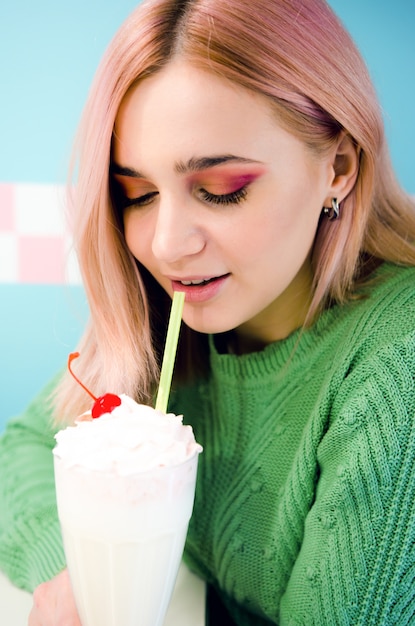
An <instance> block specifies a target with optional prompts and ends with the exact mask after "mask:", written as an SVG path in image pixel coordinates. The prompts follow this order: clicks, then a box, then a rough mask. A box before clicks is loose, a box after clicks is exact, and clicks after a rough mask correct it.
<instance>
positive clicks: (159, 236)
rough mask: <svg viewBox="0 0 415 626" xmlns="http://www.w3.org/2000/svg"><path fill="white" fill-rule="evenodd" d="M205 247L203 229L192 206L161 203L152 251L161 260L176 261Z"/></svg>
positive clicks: (166, 261)
mask: <svg viewBox="0 0 415 626" xmlns="http://www.w3.org/2000/svg"><path fill="white" fill-rule="evenodd" d="M204 247H205V237H204V234H203V229H202V228H201V226H200V225H199V224H198V223H197V220H196V219H195V217H194V215H192V211H191V207H185V206H180V205H179V204H177V203H172V202H169V203H167V202H166V203H160V205H159V209H158V212H157V219H156V222H155V227H154V233H153V241H152V252H153V254H154V256H155V257H156V258H157V259H158V260H159V261H164V262H165V263H174V262H177V261H179V260H180V259H182V258H185V257H187V256H192V255H194V254H198V253H199V252H201V251H202V250H203V248H204Z"/></svg>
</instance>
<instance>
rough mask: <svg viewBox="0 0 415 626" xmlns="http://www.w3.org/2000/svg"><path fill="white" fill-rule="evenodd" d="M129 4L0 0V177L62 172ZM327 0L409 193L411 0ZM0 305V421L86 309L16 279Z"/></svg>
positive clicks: (72, 290) (74, 333)
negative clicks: (366, 78)
mask: <svg viewBox="0 0 415 626" xmlns="http://www.w3.org/2000/svg"><path fill="white" fill-rule="evenodd" d="M135 5H136V1H135V0H119V1H118V2H113V1H111V2H110V1H109V0H71V1H70V2H69V0H66V1H65V0H64V1H63V2H56V0H53V1H52V0H37V1H36V2H33V0H18V1H17V2H8V3H7V4H6V5H5V6H3V8H2V10H1V13H0V76H1V98H0V136H1V144H0V146H1V147H0V182H13V183H18V182H36V183H37V182H39V183H56V182H63V181H64V180H65V175H66V168H67V160H68V155H69V152H70V147H71V142H72V137H73V134H74V132H75V128H76V125H77V122H78V119H79V115H80V112H81V110H82V106H83V103H84V101H85V98H86V94H87V91H88V87H89V84H90V81H91V79H92V77H93V74H94V72H95V69H96V66H97V64H98V61H99V59H100V57H101V55H102V53H103V51H104V49H105V47H106V45H107V43H108V41H109V40H110V38H111V36H112V34H113V33H114V32H115V30H116V29H117V28H118V26H119V25H120V23H121V22H122V21H123V20H124V18H125V17H126V16H127V15H128V14H129V13H130V12H131V10H132V9H133V8H134V6H135ZM331 5H332V6H333V8H334V9H335V10H336V11H338V13H339V15H340V16H341V18H342V19H343V20H344V22H345V24H346V25H347V26H348V28H349V30H350V31H351V32H352V34H353V36H354V37H355V39H356V41H357V43H358V45H359V47H360V49H361V50H362V52H363V54H364V56H365V58H366V60H367V62H368V65H369V67H370V70H371V72H372V76H373V78H374V81H375V85H376V87H377V90H378V93H379V96H380V99H381V103H382V106H383V109H384V113H385V119H386V127H387V133H388V136H389V140H390V145H391V153H392V158H393V162H394V164H395V167H396V169H397V173H398V176H399V178H400V180H401V182H402V184H403V185H404V186H405V187H406V189H407V190H408V191H409V192H411V193H415V176H414V165H413V163H414V159H413V146H414V145H415V123H414V102H415V80H414V65H415V63H414V62H415V37H414V30H415V3H414V2H412V1H408V0H394V2H391V1H390V0H347V1H346V0H331ZM333 98H336V94H333ZM0 210H3V208H2V207H0ZM0 310H1V322H2V323H1V327H0V390H1V397H2V400H1V403H0V407H1V408H0V429H1V426H2V424H3V423H4V421H5V420H6V419H7V417H8V416H10V415H12V414H15V413H17V412H19V411H21V410H22V409H23V408H24V407H25V405H26V403H27V402H28V401H29V399H30V398H31V397H32V396H33V394H34V393H35V392H36V391H37V390H38V389H39V388H40V386H41V385H43V384H44V383H45V382H46V381H47V379H48V378H49V376H51V375H52V374H53V373H54V372H55V371H56V369H57V368H58V367H60V366H61V365H64V363H65V360H66V356H67V354H68V352H69V351H71V350H73V348H74V346H75V344H76V341H77V339H78V337H79V335H80V333H81V330H82V327H83V324H84V321H85V319H86V315H87V307H86V304H85V301H84V296H83V293H82V289H81V288H77V287H64V286H53V285H52V286H50V285H48V286H46V285H43V286H41V285H34V286H33V285H21V284H19V285H18V284H16V285H0Z"/></svg>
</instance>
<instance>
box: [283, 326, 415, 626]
mask: <svg viewBox="0 0 415 626" xmlns="http://www.w3.org/2000/svg"><path fill="white" fill-rule="evenodd" d="M414 381H415V335H414V334H413V333H412V334H411V335H410V336H407V337H405V338H403V339H400V340H396V341H391V342H389V343H388V344H387V345H383V346H381V347H375V348H374V349H373V350H372V352H371V354H370V355H369V356H367V355H366V357H364V358H363V357H362V358H361V359H359V358H358V359H357V361H356V362H355V363H354V364H353V366H352V367H351V368H350V371H349V372H348V373H347V376H346V377H345V379H344V382H343V384H342V385H341V387H340V389H339V392H338V394H337V395H336V398H335V399H334V400H333V405H332V412H331V421H330V425H329V427H328V429H327V431H326V433H325V434H324V436H323V438H322V439H321V442H320V445H319V446H318V451H317V461H318V466H319V472H320V474H319V480H318V485H317V490H316V497H315V501H314V504H313V506H312V508H311V510H310V512H309V514H308V516H307V518H306V521H305V526H304V536H303V542H302V545H301V550H300V553H299V556H298V558H297V560H296V563H295V566H294V568H293V571H292V574H291V577H290V580H289V584H288V587H287V589H286V592H285V595H284V596H283V599H282V603H281V615H280V618H281V622H280V623H281V624H282V625H283V626H294V625H299V624H301V625H302V626H311V625H316V626H317V625H318V626H325V625H331V624H336V625H338V626H349V625H350V626H351V625H353V626H363V625H365V626H371V625H372V626H380V625H382V626H388V625H390V626H392V625H395V624H399V626H406V625H407V626H409V625H410V624H414V623H415V388H414V387H415V385H414Z"/></svg>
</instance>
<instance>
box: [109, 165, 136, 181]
mask: <svg viewBox="0 0 415 626" xmlns="http://www.w3.org/2000/svg"><path fill="white" fill-rule="evenodd" d="M110 173H111V174H115V175H116V174H118V176H129V177H130V178H144V176H143V175H142V174H140V172H138V171H137V170H135V169H134V168H132V167H123V166H122V165H118V163H114V162H113V163H111V166H110Z"/></svg>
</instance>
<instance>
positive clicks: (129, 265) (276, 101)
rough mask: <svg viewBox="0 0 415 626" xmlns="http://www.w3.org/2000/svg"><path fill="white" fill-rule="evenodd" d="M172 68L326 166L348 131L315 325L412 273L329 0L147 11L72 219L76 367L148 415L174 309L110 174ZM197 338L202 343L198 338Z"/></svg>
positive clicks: (97, 85)
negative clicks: (351, 177) (125, 123)
mask: <svg viewBox="0 0 415 626" xmlns="http://www.w3.org/2000/svg"><path fill="white" fill-rule="evenodd" d="M174 56H180V57H181V58H183V59H185V60H187V61H188V62H189V63H192V64H193V65H195V66H197V67H199V68H202V69H204V70H208V71H211V72H215V73H216V74H219V75H220V76H222V77H223V78H225V79H228V80H231V81H233V82H235V83H237V84H239V85H242V86H243V87H245V88H247V89H250V90H253V91H255V92H258V93H261V94H263V95H265V96H266V97H268V98H269V101H270V104H271V105H272V106H273V107H274V110H275V113H276V115H277V118H278V120H279V121H280V123H282V124H284V125H285V126H286V128H287V129H288V130H290V132H292V133H294V134H295V135H296V136H297V137H299V138H300V139H302V140H303V141H304V142H305V143H306V144H307V145H308V146H309V147H310V149H312V150H314V151H315V152H316V153H317V154H321V153H324V151H325V150H327V149H328V148H329V147H330V146H332V145H333V142H334V141H336V140H337V139H338V137H339V136H340V133H342V132H343V133H347V134H348V135H349V136H350V137H351V138H352V139H353V141H354V143H355V145H356V150H358V152H359V155H360V167H359V174H358V177H357V181H356V184H355V186H354V189H353V191H352V192H351V193H350V194H349V195H348V196H347V198H345V199H344V201H343V203H342V213H341V219H340V220H338V221H337V222H327V221H326V220H324V219H322V221H321V223H320V226H319V229H318V233H317V236H316V240H315V246H314V250H313V259H312V262H313V267H314V287H315V289H314V298H313V301H312V304H311V308H310V312H309V318H308V319H309V320H312V319H313V318H314V317H315V316H316V315H317V314H318V312H319V311H321V309H322V308H324V307H325V306H327V305H328V304H330V303H332V302H339V303H342V302H344V301H346V300H347V298H349V297H353V293H354V291H355V289H356V286H357V284H358V283H359V281H360V282H361V281H362V280H363V279H364V278H365V277H366V276H367V275H368V274H369V269H370V268H371V267H373V265H374V264H376V263H379V262H381V261H382V260H392V261H395V262H398V263H406V264H415V250H414V245H413V241H414V235H415V217H414V209H413V204H412V202H411V201H410V200H409V198H408V197H407V196H406V194H405V193H404V192H403V191H402V190H401V189H400V187H399V186H398V184H397V182H396V180H395V177H394V175H393V171H392V168H391V165H390V163H389V158H388V152H387V146H386V144H385V139H384V131H383V123H382V119H381V114H380V110H379V105H378V102H377V98H376V94H375V92H374V89H373V87H372V84H371V81H370V79H369V76H368V73H367V69H366V67H365V64H364V62H363V60H362V58H361V56H360V55H359V53H358V51H357V50H356V47H355V45H354V43H353V42H352V40H351V38H350V36H349V35H348V33H347V32H346V31H345V29H344V28H343V26H342V25H341V23H340V22H339V20H338V19H337V17H336V16H335V15H334V13H333V12H332V10H331V9H330V8H329V6H328V5H327V3H326V2H325V1H324V0H290V1H287V0H226V2H224V1H223V0H181V1H180V0H147V1H145V2H143V3H142V4H141V5H140V6H139V7H138V8H137V10H136V11H135V12H134V13H133V14H132V15H131V16H130V18H129V19H128V20H127V21H126V22H125V23H124V25H123V26H122V27H121V29H120V30H119V32H118V33H117V34H116V36H115V38H114V40H113V42H112V44H111V45H110V47H109V49H108V51H107V53H106V55H105V56H104V58H103V60H102V63H101V65H100V68H99V71H98V73H97V76H96V78H95V81H94V84H93V86H92V90H91V93H90V96H89V99H88V102H87V105H86V108H85V112H84V116H83V120H82V123H81V126H80V132H79V135H78V142H77V155H78V157H77V163H76V165H77V168H78V172H79V173H78V180H77V183H76V193H75V196H74V198H73V202H72V205H71V210H72V211H73V216H72V218H73V224H74V241H75V247H76V250H77V254H78V258H79V263H80V267H81V271H82V275H83V281H84V285H85V289H86V293H87V297H88V300H89V304H90V311H91V322H90V324H89V326H88V328H87V330H86V332H85V335H84V337H83V339H82V341H81V344H80V346H79V350H80V352H81V358H80V359H79V360H78V361H77V362H76V367H77V372H78V375H79V377H80V378H82V380H83V381H84V383H85V384H87V386H89V388H90V389H91V391H93V393H94V394H95V395H100V394H102V393H105V392H107V391H112V392H115V393H120V392H124V393H128V394H130V395H132V396H134V397H136V398H137V399H138V400H139V401H143V402H149V401H150V399H151V395H152V393H153V391H154V386H155V384H156V381H157V377H158V363H159V356H160V342H161V341H162V335H163V328H164V325H165V322H166V315H167V312H166V303H165V301H164V300H163V296H162V295H161V294H160V290H158V288H157V286H155V285H153V284H152V286H151V288H150V287H149V284H150V283H151V278H149V277H148V276H145V275H144V273H143V272H142V271H141V270H140V269H139V268H138V266H137V263H136V262H135V260H134V259H133V258H132V256H131V254H130V253H129V251H128V249H127V247H126V245H125V241H124V237H123V225H122V219H121V218H120V216H119V214H118V212H117V207H116V198H115V197H114V194H113V190H112V188H111V180H110V176H109V169H110V159H111V140H112V133H113V126H114V121H115V118H116V115H117V111H118V108H119V106H120V103H121V101H122V99H123V97H124V95H125V93H126V92H127V90H128V89H129V88H130V87H131V86H132V85H133V84H136V83H137V82H138V81H141V80H144V79H145V78H146V77H147V76H150V75H151V74H154V73H155V72H157V71H159V70H160V69H161V68H162V67H163V66H164V65H165V64H166V63H168V62H169V60H170V59H171V58H173V57H174ZM149 281H150V282H149ZM154 294H156V295H157V298H159V301H157V302H156V301H155V297H156V296H155V295H154ZM157 314H158V315H159V319H158V320H156V315H157ZM158 324H160V325H161V333H160V337H159V338H158V339H157V338H156V339H155V336H156V335H157V333H156V330H157V326H158ZM187 335H189V337H190V338H191V340H190V339H189V337H187V341H188V342H189V341H191V342H193V344H194V341H195V340H200V339H201V338H200V337H197V333H193V332H192V331H187ZM202 341H203V339H202ZM189 345H190V359H191V360H192V359H194V358H195V351H194V350H192V349H191V345H192V343H189ZM88 405H89V399H88V397H87V396H86V394H84V392H83V391H82V389H81V388H78V387H77V386H74V383H73V381H71V380H69V379H68V377H65V378H64V380H63V381H62V383H61V385H60V388H59V392H58V396H57V402H56V406H57V415H58V416H59V419H70V418H73V416H76V415H77V414H79V412H80V411H82V410H84V409H85V408H86V407H87V406H88Z"/></svg>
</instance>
